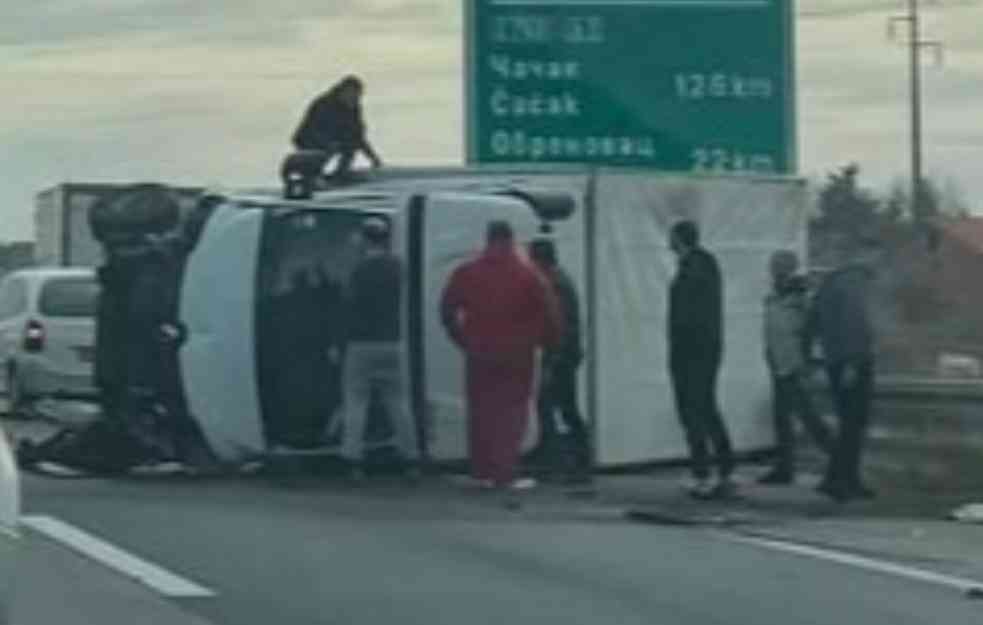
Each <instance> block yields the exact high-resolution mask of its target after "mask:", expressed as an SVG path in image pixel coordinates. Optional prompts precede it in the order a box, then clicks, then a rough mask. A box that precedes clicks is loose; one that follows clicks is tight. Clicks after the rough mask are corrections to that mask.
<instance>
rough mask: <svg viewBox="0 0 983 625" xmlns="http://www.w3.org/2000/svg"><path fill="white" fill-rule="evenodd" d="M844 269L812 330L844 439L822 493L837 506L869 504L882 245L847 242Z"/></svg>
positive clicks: (822, 297) (827, 284)
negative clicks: (874, 318)
mask: <svg viewBox="0 0 983 625" xmlns="http://www.w3.org/2000/svg"><path fill="white" fill-rule="evenodd" d="M840 247H841V249H840V250H838V251H839V253H840V254H841V255H842V256H843V257H844V261H843V262H842V264H841V266H840V268H839V269H837V270H836V271H834V272H833V273H832V274H830V275H829V276H827V278H826V279H825V280H824V281H823V283H822V286H821V287H820V288H819V291H818V293H817V294H816V298H815V302H814V304H813V310H812V315H811V320H810V321H811V323H810V328H809V333H810V335H814V336H818V339H819V342H820V345H821V346H822V350H823V357H824V359H825V364H826V372H827V375H828V376H829V383H830V389H831V390H832V394H833V403H834V407H835V409H836V414H837V417H838V418H839V434H838V437H837V440H836V444H835V446H834V448H833V453H832V455H831V457H830V462H829V466H828V468H827V470H826V476H825V478H824V479H823V482H822V483H821V484H820V485H819V491H820V492H821V493H823V494H825V495H827V496H828V497H830V498H832V499H834V500H836V501H841V502H842V501H847V500H850V499H858V498H859V499H869V498H871V497H873V496H874V494H875V493H874V491H873V490H871V489H870V488H868V487H867V486H866V485H864V483H863V480H862V479H861V476H860V464H861V455H862V451H863V446H864V442H865V439H866V433H867V428H868V425H869V422H870V411H871V403H872V399H873V391H874V328H873V324H872V322H871V318H870V311H869V310H868V306H869V303H868V300H867V298H868V294H869V293H870V289H871V284H872V279H873V267H874V264H875V263H876V261H877V258H878V254H879V249H878V245H877V242H876V241H870V240H866V241H860V242H854V241H842V242H841V243H840Z"/></svg>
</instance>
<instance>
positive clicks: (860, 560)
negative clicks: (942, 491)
mask: <svg viewBox="0 0 983 625" xmlns="http://www.w3.org/2000/svg"><path fill="white" fill-rule="evenodd" d="M728 538H729V539H731V540H734V541H737V542H740V543H744V544H747V545H755V546H758V547H764V548H765V549H772V550H774V551H783V552H785V553H791V554H795V555H798V556H804V557H807V558H815V559H818V560H826V561H828V562H835V563H837V564H843V565H846V566H852V567H854V568H860V569H865V570H867V571H874V572H876V573H883V574H886V575H893V576H895V577H903V578H905V579H910V580H914V581H918V582H926V583H929V584H935V585H937V586H944V587H946V588H954V589H956V590H959V591H960V592H963V593H966V592H971V591H976V590H979V589H983V582H978V581H976V580H973V579H969V578H966V577H955V576H952V575H945V574H942V573H936V572H934V571H926V570H925V569H918V568H914V567H910V566H904V565H902V564H895V563H893V562H885V561H883V560H875V559H873V558H867V557H864V556H858V555H854V554H852V553H847V552H844V551H835V550H833V549H823V548H820V547H811V546H809V545H801V544H798V543H793V542H788V541H785V540H775V539H772V538H759V537H756V536H747V535H738V534H729V535H728Z"/></svg>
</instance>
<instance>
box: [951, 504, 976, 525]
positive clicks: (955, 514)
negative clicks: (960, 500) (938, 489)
mask: <svg viewBox="0 0 983 625" xmlns="http://www.w3.org/2000/svg"><path fill="white" fill-rule="evenodd" d="M949 519H950V520H952V521H959V522H960V523H983V503H973V504H967V505H965V506H962V507H961V508H957V509H956V510H953V511H952V513H951V514H950V515H949Z"/></svg>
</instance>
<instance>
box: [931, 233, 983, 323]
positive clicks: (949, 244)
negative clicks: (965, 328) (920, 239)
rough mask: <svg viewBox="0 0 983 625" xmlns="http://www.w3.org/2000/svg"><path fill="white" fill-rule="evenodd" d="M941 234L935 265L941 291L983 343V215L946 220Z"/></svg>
mask: <svg viewBox="0 0 983 625" xmlns="http://www.w3.org/2000/svg"><path fill="white" fill-rule="evenodd" d="M940 234H941V236H940V238H939V247H938V252H937V259H936V265H935V269H936V279H937V288H938V290H939V294H940V295H941V299H942V300H943V301H944V302H945V303H946V305H947V306H949V307H956V308H957V310H958V316H959V317H961V318H964V319H966V320H967V321H968V322H970V323H972V324H973V326H974V327H975V328H976V329H977V330H978V335H979V337H980V341H981V342H983V288H981V287H983V218H979V217H967V218H963V219H959V220H956V221H950V222H947V223H945V224H944V225H943V226H942V229H941V233H940Z"/></svg>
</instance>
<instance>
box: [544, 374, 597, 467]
mask: <svg viewBox="0 0 983 625" xmlns="http://www.w3.org/2000/svg"><path fill="white" fill-rule="evenodd" d="M577 369H578V365H577V364H575V363H561V364H558V365H552V366H549V369H546V368H545V366H544V369H543V372H544V374H545V375H544V383H543V384H541V385H540V387H539V396H538V398H537V405H536V407H537V414H538V417H539V431H540V443H539V448H540V449H543V450H551V449H554V448H555V443H556V442H557V440H558V432H557V427H556V416H557V414H559V416H560V418H561V419H562V420H563V424H564V425H565V426H566V428H567V430H569V432H570V439H571V441H572V442H573V445H574V450H575V454H576V462H577V466H578V468H581V469H583V468H586V467H588V466H589V464H590V441H589V438H590V437H589V436H588V433H587V426H586V425H585V424H584V419H583V416H582V415H581V413H580V409H579V408H578V402H577V399H578V398H577Z"/></svg>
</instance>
